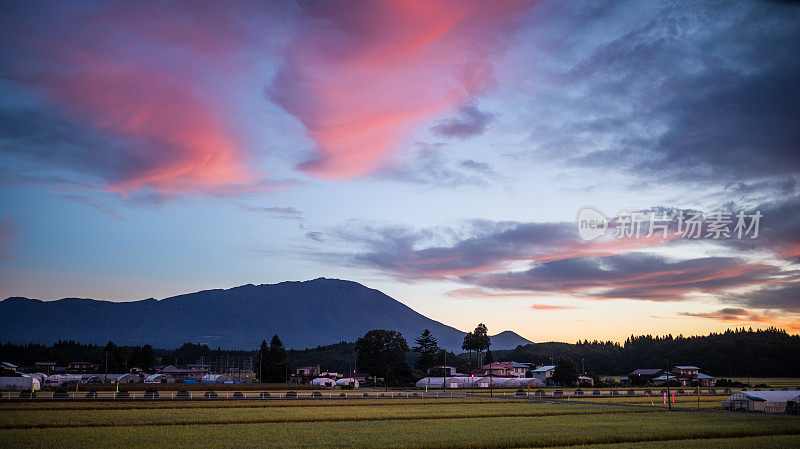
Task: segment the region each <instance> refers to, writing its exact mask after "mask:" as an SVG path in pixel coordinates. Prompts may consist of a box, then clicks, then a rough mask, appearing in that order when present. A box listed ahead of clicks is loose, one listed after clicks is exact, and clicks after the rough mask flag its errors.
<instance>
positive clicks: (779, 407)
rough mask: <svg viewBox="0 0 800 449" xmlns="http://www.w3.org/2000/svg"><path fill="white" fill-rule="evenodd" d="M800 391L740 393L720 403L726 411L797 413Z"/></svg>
mask: <svg viewBox="0 0 800 449" xmlns="http://www.w3.org/2000/svg"><path fill="white" fill-rule="evenodd" d="M798 404H800V390H788V391H740V392H738V393H734V394H732V395H731V396H729V397H728V399H725V400H724V401H722V408H724V409H727V410H747V411H749V412H764V413H797V412H798Z"/></svg>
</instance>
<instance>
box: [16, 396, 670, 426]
mask: <svg viewBox="0 0 800 449" xmlns="http://www.w3.org/2000/svg"><path fill="white" fill-rule="evenodd" d="M660 411H661V412H663V410H660V409H653V408H630V407H598V406H593V405H565V406H561V407H554V405H553V404H544V403H542V404H531V403H520V402H517V403H486V404H480V405H476V404H457V403H456V404H408V405H402V406H399V405H381V406H371V407H368V408H364V407H342V408H338V407H324V406H323V407H314V406H308V407H291V408H285V407H284V408H278V407H242V408H237V409H235V411H232V410H230V409H218V408H204V409H173V410H169V411H164V410H155V409H151V410H123V409H118V410H14V411H0V429H13V428H22V429H24V428H50V427H99V426H104V427H109V426H118V427H121V426H143V425H190V424H192V425H193V424H235V423H280V422H336V421H348V422H355V421H385V420H409V419H459V418H471V417H472V418H488V417H517V416H525V417H541V416H561V415H591V414H608V413H648V412H660Z"/></svg>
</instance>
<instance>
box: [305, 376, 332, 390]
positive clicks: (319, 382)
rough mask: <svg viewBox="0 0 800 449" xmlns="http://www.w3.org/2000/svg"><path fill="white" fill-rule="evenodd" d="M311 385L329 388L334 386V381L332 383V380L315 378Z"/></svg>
mask: <svg viewBox="0 0 800 449" xmlns="http://www.w3.org/2000/svg"><path fill="white" fill-rule="evenodd" d="M311 385H316V386H319V387H325V388H331V387H333V386H334V385H336V381H334V380H333V379H328V378H327V377H317V378H316V379H314V380H312V381H311Z"/></svg>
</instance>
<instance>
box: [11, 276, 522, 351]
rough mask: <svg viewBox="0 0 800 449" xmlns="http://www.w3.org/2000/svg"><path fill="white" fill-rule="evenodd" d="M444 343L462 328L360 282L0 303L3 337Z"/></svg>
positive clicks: (244, 344) (513, 341)
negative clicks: (395, 338)
mask: <svg viewBox="0 0 800 449" xmlns="http://www.w3.org/2000/svg"><path fill="white" fill-rule="evenodd" d="M426 328H427V329H430V330H431V332H432V333H433V334H434V335H435V336H436V338H438V339H439V344H440V345H441V346H443V347H446V348H448V349H451V350H456V351H460V349H461V342H462V341H463V338H464V332H462V331H459V330H458V329H455V328H453V327H450V326H447V325H445V324H442V323H440V322H438V321H434V320H432V319H430V318H427V317H425V316H424V315H421V314H419V313H417V312H415V311H414V310H412V309H411V308H410V307H408V306H406V305H404V304H402V303H401V302H399V301H397V300H395V299H393V298H391V297H389V296H387V295H385V294H383V293H381V292H380V291H378V290H375V289H371V288H367V287H365V286H363V285H361V284H359V283H356V282H352V281H344V280H339V279H326V278H319V279H314V280H311V281H305V282H281V283H278V284H263V285H252V284H248V285H242V286H240V287H234V288H230V289H227V290H221V289H220V290H204V291H200V292H196V293H189V294H185V295H179V296H173V297H171V298H165V299H162V300H155V299H145V300H141V301H129V302H111V301H99V300H94V299H79V298H64V299H60V300H57V301H40V300H37V299H28V298H19V297H14V298H8V299H6V300H4V301H0V341H7V342H13V343H28V342H35V343H52V342H54V341H57V340H75V341H80V342H83V343H96V344H105V343H106V342H108V341H114V342H115V343H117V344H128V345H130V344H137V345H143V344H150V345H152V346H153V347H157V348H176V347H178V346H180V345H181V344H183V343H185V342H194V343H204V344H207V345H209V346H210V347H212V348H216V347H217V346H221V347H223V348H228V349H252V348H256V347H258V345H259V344H260V343H261V340H263V339H266V340H267V341H269V338H270V337H271V336H272V335H273V334H278V335H279V336H280V337H281V340H283V343H284V344H285V345H286V346H287V347H289V348H298V349H301V348H308V347H315V346H318V345H327V344H332V343H337V342H340V341H351V342H352V341H355V340H356V339H357V338H359V337H361V336H363V335H364V333H366V332H367V331H369V330H371V329H394V330H398V331H400V332H402V334H403V336H404V337H405V338H406V340H408V342H409V346H413V342H414V338H416V337H417V336H418V335H419V334H420V333H421V332H422V330H423V329H426ZM527 343H530V342H529V341H528V340H525V339H524V338H522V337H520V336H519V335H517V334H515V333H514V332H511V331H505V332H501V333H500V334H498V335H496V336H493V337H492V349H513V348H515V347H516V346H517V345H524V344H527Z"/></svg>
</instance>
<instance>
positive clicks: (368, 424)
mask: <svg viewBox="0 0 800 449" xmlns="http://www.w3.org/2000/svg"><path fill="white" fill-rule="evenodd" d="M620 399H625V401H623V400H619V403H618V405H611V404H607V403H552V402H547V401H542V402H528V401H526V400H515V401H512V400H495V401H488V400H475V399H469V400H458V399H452V400H451V399H443V400H381V399H370V400H358V399H350V400H338V401H336V400H334V401H327V400H320V401H310V400H294V401H288V400H285V401H277V400H271V401H191V402H171V401H170V402H85V403H72V402H58V403H51V402H38V403H36V402H33V403H28V402H26V403H22V402H19V403H4V404H0V447H2V448H36V447H42V448H44V447H47V448H53V447H58V448H79V447H81V448H82V447H97V446H102V447H126V448H132V449H135V448H150V447H156V446H158V447H172V448H175V449H181V448H189V447H198V446H202V447H203V448H206V449H207V448H217V447H237V448H263V447H287V448H312V447H313V448H318V447H376V448H388V447H392V448H400V447H408V448H411V447H414V448H512V447H549V446H558V447H569V446H573V445H580V447H582V448H590V447H591V448H606V449H612V448H636V449H650V448H661V447H666V448H695V447H696V448H701V447H702V448H703V449H714V448H733V447H736V448H742V447H748V448H749V447H764V448H773V447H800V418H798V417H787V416H770V415H750V414H743V413H725V412H685V411H684V412H667V411H665V410H664V409H663V407H636V406H631V405H626V404H627V403H628V402H627V401H628V400H629V399H628V398H620ZM633 399H640V398H631V400H633ZM597 401H598V402H599V401H600V400H597ZM717 404H718V402H717ZM635 405H640V404H635ZM587 445H590V446H587Z"/></svg>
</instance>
